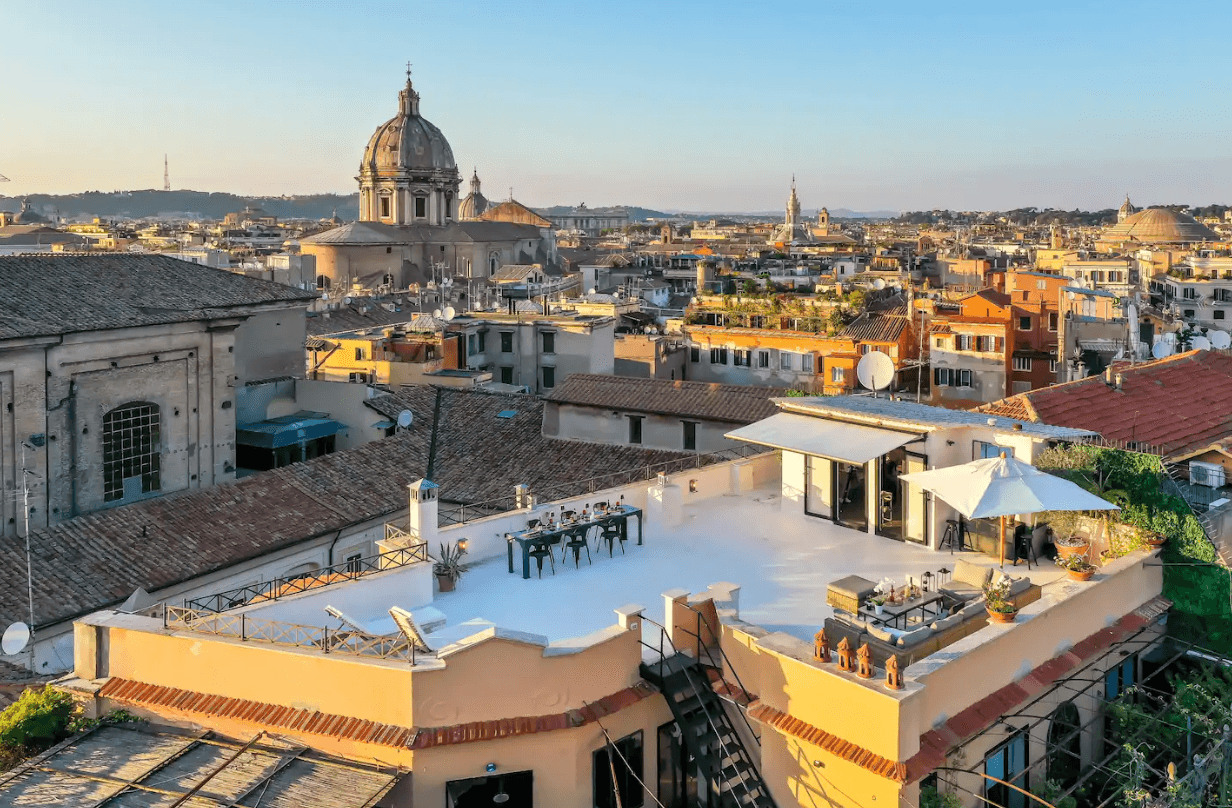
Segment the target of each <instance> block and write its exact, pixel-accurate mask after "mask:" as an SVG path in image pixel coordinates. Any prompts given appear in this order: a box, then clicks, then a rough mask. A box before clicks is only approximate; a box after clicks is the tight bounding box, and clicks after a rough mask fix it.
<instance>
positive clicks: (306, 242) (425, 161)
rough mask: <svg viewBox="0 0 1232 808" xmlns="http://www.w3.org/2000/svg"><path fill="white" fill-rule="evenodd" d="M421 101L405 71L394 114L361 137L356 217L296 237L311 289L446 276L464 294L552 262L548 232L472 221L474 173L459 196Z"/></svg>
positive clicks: (392, 284)
mask: <svg viewBox="0 0 1232 808" xmlns="http://www.w3.org/2000/svg"><path fill="white" fill-rule="evenodd" d="M419 100H420V98H419V93H418V92H416V90H415V88H414V86H413V85H412V83H411V79H410V76H409V75H408V76H407V81H406V87H405V88H404V89H403V90H402V91H401V92H400V93H399V95H398V114H397V115H395V116H394V117H393V118H390V119H389V120H388V121H386V122H385V123H383V124H381V125H380V126H379V127H377V129H376V131H375V132H374V133H373V135H372V137H371V139H370V140H369V141H368V146H367V148H366V149H365V150H364V156H363V159H362V161H361V162H360V168H359V176H358V177H357V178H356V179H357V180H358V182H359V221H357V222H352V223H350V224H346V225H343V226H341V227H336V228H333V229H331V230H327V231H325V232H323V233H318V234H316V235H314V236H309V237H308V238H305V239H303V240H302V241H301V243H300V249H301V251H302V252H303V253H305V254H309V255H313V256H315V257H316V264H317V287H318V288H319V289H321V290H323V291H331V290H339V291H348V290H351V289H354V288H357V287H358V288H366V289H375V288H379V287H386V288H388V289H405V288H408V287H409V286H411V285H412V284H420V285H425V284H427V283H429V282H432V281H435V282H437V283H440V282H441V281H443V280H445V279H447V278H448V279H453V281H454V282H455V284H458V286H459V287H460V288H466V287H467V285H468V284H469V282H471V281H480V282H486V281H487V279H489V278H491V277H492V276H493V275H495V274H496V271H497V270H498V269H500V267H501V266H504V265H505V264H532V263H538V264H542V265H544V266H555V265H556V263H557V260H558V259H557V255H556V241H555V235H554V233H553V231H552V230H551V228H545V227H538V226H535V225H534V224H523V223H519V222H508V221H483V220H476V219H477V217H478V216H480V215H482V214H483V213H484V212H485V210H486V209H487V208H488V204H487V200H486V199H482V195H481V194H479V182H478V176H477V175H476V176H473V177H472V181H471V194H469V195H468V196H467V197H465V198H461V197H460V196H459V192H460V190H461V186H462V175H461V174H460V173H459V172H458V166H457V163H456V162H455V160H454V156H453V150H452V149H451V148H450V146H449V141H448V140H446V138H445V136H444V134H443V133H442V132H441V130H440V129H438V128H437V127H436V126H435V125H433V124H432V123H431V122H429V121H428V120H427V119H425V118H424V117H423V116H422V115H421V114H420V110H419ZM477 208H478V209H477Z"/></svg>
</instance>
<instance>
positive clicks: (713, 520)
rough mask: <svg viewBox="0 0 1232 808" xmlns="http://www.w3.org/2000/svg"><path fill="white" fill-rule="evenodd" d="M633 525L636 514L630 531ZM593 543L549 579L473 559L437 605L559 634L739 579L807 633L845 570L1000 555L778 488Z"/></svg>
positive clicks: (1039, 573) (757, 616)
mask: <svg viewBox="0 0 1232 808" xmlns="http://www.w3.org/2000/svg"><path fill="white" fill-rule="evenodd" d="M633 530H634V524H633V523H631V524H630V533H631V534H632V531H633ZM515 550H516V548H515ZM591 554H592V557H593V559H594V563H593V564H589V565H588V564H587V563H586V556H585V553H583V555H582V564H581V568H580V569H575V568H574V566H573V560H572V557H570V559H569V563H568V564H567V565H565V564H562V563H561V561H560V556H559V552H558V553H557V558H556V574H555V575H553V574H552V573H551V571H550V565H548V564H545V565H544V570H543V578H542V579H540V578H538V577H537V573H536V570H535V569H534V566H533V562H532V569H531V578H530V579H529V580H523V579H522V576H521V558H520V556H519V554H517V553H515V556H514V569H515V572H514V573H513V574H510V573H509V571H508V566H507V562H506V558H505V555H504V554H501V555H500V556H499V557H497V558H489V559H485V560H484V561H482V562H480V563H478V564H477V565H475V566H472V567H471V569H470V570H469V571H468V572H467V573H466V574H465V575H464V576H463V577H462V579H461V580H460V581H459V582H458V587H457V589H456V590H455V591H454V592H447V593H444V594H438V595H437V596H436V600H435V601H433V603H432V604H431V605H432V607H433V608H435V609H437V610H439V611H441V612H443V613H444V614H445V615H446V617H447V618H448V626H449V627H453V626H457V625H458V624H459V623H461V622H463V621H467V620H472V619H482V620H486V621H490V622H491V623H494V624H496V625H497V626H500V627H502V628H507V629H513V630H517V631H526V632H531V633H534V634H540V635H545V636H546V637H548V639H550V640H562V639H567V638H570V637H578V636H581V635H584V634H589V633H591V632H593V631H597V630H599V629H602V628H606V627H608V626H610V625H612V624H613V622H614V621H615V614H614V613H613V611H612V610H613V609H615V608H617V607H619V606H622V605H624V604H628V603H637V604H641V605H643V606H645V607H646V616H647V617H649V618H651V619H652V620H655V621H656V622H660V623H661V622H663V598H662V593H663V592H665V591H667V590H669V589H686V590H688V591H689V592H692V593H696V592H701V591H703V590H705V589H706V587H707V586H708V585H709V584H712V583H718V582H721V581H728V582H731V583H735V584H738V585H739V586H740V587H741V590H740V617H741V618H742V619H743V620H745V621H747V622H750V623H754V624H757V625H760V626H762V627H763V628H765V629H767V630H769V631H784V632H787V633H790V634H793V635H795V636H797V637H799V638H801V639H804V640H806V641H809V642H811V641H812V638H813V635H814V634H815V633H816V631H817V629H818V628H820V627H821V626H822V624H823V622H824V621H825V618H827V617H830V616H831V615H832V613H833V610H832V609H831V608H830V607H829V606H828V605H827V604H826V585H827V584H828V583H829V582H831V581H834V580H836V579H838V578H842V577H844V576H847V575H860V576H861V577H864V578H867V579H868V580H870V581H878V580H880V579H882V578H884V577H889V578H892V579H894V580H895V581H905V579H906V576H908V575H911V576H915V577H918V576H920V575H921V574H923V573H924V572H925V571H931V572H933V573H936V572H937V570H939V569H941V568H942V567H947V568H949V569H953V566H954V561H955V560H957V559H958V558H965V559H966V560H968V561H970V562H973V563H977V564H981V565H984V566H996V564H997V560H996V559H993V558H990V557H988V556H984V555H979V554H976V553H970V552H968V553H961V554H955V555H951V554H950V553H949V552H948V551H945V552H935V551H932V550H928V549H925V548H922V547H919V546H916V545H910V544H905V543H902V542H897V541H893V540H891V539H886V538H882V537H879V536H871V535H868V534H867V533H858V532H856V531H854V530H849V529H847V528H844V527H839V526H837V525H835V524H833V523H831V522H828V521H825V520H821V519H815V518H809V517H806V516H804V514H803V513H801V512H800V510H799V506H797V505H796V504H794V503H787V502H783V500H782V499H781V498H780V497H779V495H778V492H777V489H776V490H774V491H770V490H757V491H753V492H750V493H749V494H747V495H744V496H722V497H714V498H710V499H705V500H701V501H699V502H698V503H697V504H695V505H688V506H686V507H685V518H684V521H683V523H682V524H681V525H679V526H677V527H673V528H664V527H661V526H657V525H655V524H652V523H651V521H650V520H647V524H646V540H645V544H644V545H642V546H641V547H639V546H637V544H636V542H635V540H633V539H632V537H631V538H630V541H629V542H628V543H627V546H626V555H623V556H622V555H621V554H620V551H619V548H617V550H616V555H615V557H614V558H608V556H607V548H606V546H605V547H604V548H603V550H602V552H601V553H598V552H595V551H594V549H593V542H592V549H591ZM1005 569H1006V570H1007V571H1008V572H1010V573H1011V574H1013V575H1015V576H1018V575H1027V574H1029V575H1030V577H1031V578H1032V580H1033V581H1034V582H1035V583H1037V584H1040V585H1044V584H1047V583H1050V582H1052V581H1055V580H1058V579H1060V578H1061V577H1062V573H1061V571H1060V569H1059V568H1057V567H1055V566H1054V565H1052V564H1051V563H1046V564H1045V565H1044V566H1035V567H1034V568H1033V570H1032V571H1031V572H1030V573H1028V572H1027V569H1026V564H1025V563H1020V564H1019V565H1018V567H1017V568H1016V569H1015V568H1014V567H1012V565H1011V564H1010V563H1008V562H1007V564H1006V567H1005ZM390 605H394V604H375V603H374V604H373V607H374V608H373V610H372V613H371V614H370V615H363V616H360V615H356V617H357V618H360V619H363V620H364V621H365V622H367V621H368V620H369V619H372V618H375V617H377V616H378V615H380V614H381V613H383V612H384V610H385V609H387V608H388V607H389V606H390ZM399 605H405V606H412V605H418V604H399ZM390 623H391V624H390V626H389V628H390V630H392V621H390ZM646 625H647V627H648V628H649V627H650V626H649V624H646ZM376 627H377V626H376V624H375V621H374V623H373V625H372V628H374V629H375V628H376ZM454 633H455V632H454V631H451V630H449V629H445V630H443V634H454Z"/></svg>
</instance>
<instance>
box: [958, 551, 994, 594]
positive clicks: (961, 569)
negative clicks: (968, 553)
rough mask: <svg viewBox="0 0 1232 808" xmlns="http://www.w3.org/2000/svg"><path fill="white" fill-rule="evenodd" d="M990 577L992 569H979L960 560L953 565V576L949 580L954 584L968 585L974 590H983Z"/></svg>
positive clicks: (979, 567)
mask: <svg viewBox="0 0 1232 808" xmlns="http://www.w3.org/2000/svg"><path fill="white" fill-rule="evenodd" d="M991 575H992V567H981V566H978V565H976V564H972V563H971V562H969V561H964V560H963V559H961V558H960V559H958V561H957V562H956V563H955V564H954V574H953V575H952V576H951V577H950V580H951V581H953V582H954V583H963V584H968V585H970V586H974V587H975V588H976V589H983V588H984V584H986V583H988V579H989V577H990V576H991Z"/></svg>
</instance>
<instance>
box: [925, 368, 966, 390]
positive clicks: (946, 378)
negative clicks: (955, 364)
mask: <svg viewBox="0 0 1232 808" xmlns="http://www.w3.org/2000/svg"><path fill="white" fill-rule="evenodd" d="M933 384H935V385H937V386H938V387H970V386H971V371H969V370H965V369H963V368H934V369H933Z"/></svg>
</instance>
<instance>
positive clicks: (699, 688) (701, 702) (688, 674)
mask: <svg viewBox="0 0 1232 808" xmlns="http://www.w3.org/2000/svg"><path fill="white" fill-rule="evenodd" d="M642 620H643V621H645V622H647V623H650V624H651V625H652V626H656V627H658V629H659V647H658V649H657V650H658V653H659V662H658V665H659V672H660V678H661V679H666V678H667V677H665V676H663V670H664V668H663V665H664V662H665V657H664V655H663V651H664V647H665V643H666V647H668V648H670V649H671V651H672V654H673V656H675V655H680V651H679V649H677V648H676V644H675V643H674V642H672V638H671V636H670V635H669V634H668V632H667V627H666V626H664V625H663V624H661V623H656V622H655V621H654V620H651V619H650V618H649V617H646V616H645V615H642ZM639 642H641V644H642V645H644V646H646V647H647V648H649V649H650V650H652V651H654V650H656V649H655V647H654V646H653V645H650V644H649V643H647V642H646V641H645V640H641V639H639ZM689 667H690V666H688V665H685V666H684V667H682V668H681V672H682V673H683V674H684V676H685V678H686V679H687V680H688V681H689V684H690V685H691V686H692V687H693V689H694V690H695V691H696V692H697V702H698V706H699V707H701V710H702V713H703V714H704V715H705V716H706V723H707V724H708V725H709V726H710V731H711V733H713V735H714V739H715V740H716V741H718V742H719V748H720V750H721V751H722V755H721V756H720V757H719V759H718V761H717V762H716V765H715V769H716V771H715V773H714V774H715V777H717V778H718V780H719V782H721V783H725V782H728V781H727V780H725V779H724V777H723V761H724V760H727V759H729V758H730V759H731V760H733V761H735V760H739V759H740V758H741V756H743V758H744V760H745V761H746V762H747V763H748V766H749V770H750V771H754V772H756V769H755V768H754V767H753V761H752V760H750V759H749V757H748V753H747V752H744V750H743V749H738V750H737V752H736V754H732V753H731V752H730V751H729V750H728V748H727V743H726V742H725V741H724V740H723V733H722V732H720V731H719V728H718V725H717V724H715V720H714V716H712V715H711V714H710V710H709V709H707V708H706V700H705V698H704V697H703V696H702V693H704V692H705V690H704V688H709V687H710V683H709V682H705V683H698V682H697V681H696V678H697V677H696V676H695V675H694V674H693V672H692V671H690V670H689ZM711 692H712V693H713V692H714V691H713V690H711ZM667 697H668V698H671V696H670V694H668V695H667ZM668 706H669V707H670V706H671V705H670V704H669V705H668ZM672 714H673V715H675V711H673V712H672ZM680 729H681V731H682V732H683V731H684V730H685V727H681V728H680ZM733 729H734V728H733ZM737 740H738V736H737ZM735 768H736V772H737V774H738V775H739V783H740V786H741V788H743V790H744V795H745V797H748V798H750V800H751V801H752V802H750V803H748V804H750V805H752V804H753V802H755V801H756V799H757V798H756V797H754V796H753V789H751V788H749V784H748V783H747V782H745V774H746V772H744V771H742V770H741V769H740V767H739V766H737V767H735ZM758 778H759V779H760V775H758ZM727 789H728V791H730V792H731V794H732V796H733V797H735V798H736V802H737V804H744V801H743V800H741V799H740V797H739V796H738V795H737V794H736V793H735V789H734V788H732V787H731V786H730V785H729V786H728V787H727ZM761 789H762V791H763V792H764V793H765V795H766V797H767V799H770V792H769V789H768V788H766V786H765V783H764V781H763V782H762V783H761ZM771 803H772V804H773V800H772V799H771Z"/></svg>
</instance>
